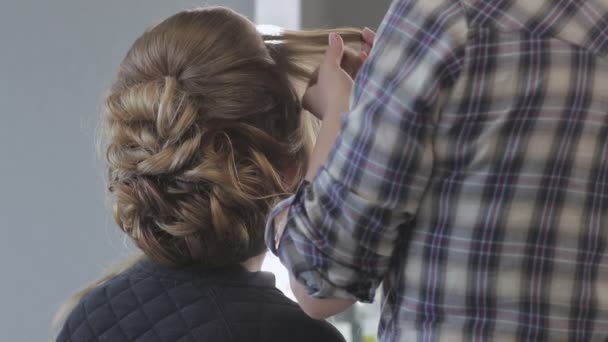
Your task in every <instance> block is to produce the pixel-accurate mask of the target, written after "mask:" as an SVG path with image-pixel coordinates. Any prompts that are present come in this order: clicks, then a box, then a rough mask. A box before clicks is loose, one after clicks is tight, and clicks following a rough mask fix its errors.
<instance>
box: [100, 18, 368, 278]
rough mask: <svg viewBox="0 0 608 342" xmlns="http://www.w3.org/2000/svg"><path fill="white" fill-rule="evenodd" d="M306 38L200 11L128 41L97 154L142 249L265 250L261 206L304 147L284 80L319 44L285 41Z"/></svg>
mask: <svg viewBox="0 0 608 342" xmlns="http://www.w3.org/2000/svg"><path fill="white" fill-rule="evenodd" d="M353 33H354V34H358V32H353ZM324 35H325V36H326V35H327V34H326V33H325V34H324ZM313 36H314V37H316V38H315V39H317V40H318V38H319V34H316V35H308V36H305V35H298V34H295V33H294V34H291V36H290V35H289V34H287V35H284V36H283V37H282V38H281V39H283V43H282V44H281V43H280V42H276V41H275V42H274V44H273V43H265V42H264V40H263V39H262V37H261V36H260V35H259V33H258V32H257V31H256V30H255V27H254V26H253V25H251V24H250V23H249V22H248V21H247V20H246V19H245V18H244V17H242V16H240V15H238V14H236V13H235V12H233V11H231V10H228V9H225V8H207V9H201V10H195V11H186V12H181V13H178V14H177V15H175V16H173V17H171V18H169V19H167V20H166V21H164V22H162V23H161V24H159V25H157V26H155V27H154V28H152V29H151V30H149V31H147V32H146V33H144V35H143V36H142V37H140V38H139V39H138V40H137V41H136V42H135V44H134V45H133V47H132V48H131V50H130V51H129V53H128V54H127V56H126V58H125V60H124V61H123V63H122V64H121V67H120V71H119V73H118V76H117V79H116V81H115V83H114V85H113V87H112V89H111V92H110V94H109V96H108V97H107V101H106V106H105V107H106V110H105V115H104V120H105V127H106V133H107V134H106V141H107V152H106V159H107V163H108V171H109V184H108V185H109V191H110V193H111V194H112V198H113V213H114V217H115V220H116V222H117V223H118V225H119V226H120V227H121V228H122V230H123V231H124V232H125V233H127V234H128V235H129V236H130V237H131V238H132V239H133V241H135V243H136V244H137V246H138V247H139V248H140V249H141V250H143V252H144V253H145V254H146V255H148V256H149V257H151V258H153V259H155V260H157V261H158V262H161V263H163V264H165V265H170V266H180V265H189V264H194V263H196V264H199V265H204V266H207V267H221V266H223V265H227V264H233V263H238V262H242V261H244V260H246V259H248V258H250V257H252V256H255V255H258V254H260V253H261V252H263V251H264V249H265V246H264V241H263V227H264V222H265V220H266V216H267V213H268V212H269V211H270V209H271V207H272V205H273V204H275V202H276V201H277V198H278V197H279V196H280V195H283V194H286V193H289V192H290V191H291V190H292V187H293V184H295V183H296V182H294V180H296V181H297V179H298V178H301V176H302V174H303V172H304V169H305V165H306V159H307V154H308V149H309V148H310V145H311V144H312V142H311V141H310V139H308V140H307V137H308V138H309V137H310V134H308V136H307V133H308V132H307V130H308V129H309V128H310V124H308V125H306V124H305V123H304V121H305V120H310V118H309V117H304V116H303V115H302V108H301V105H300V100H299V96H298V92H297V91H296V88H295V86H294V83H293V82H292V81H293V79H294V78H298V77H299V78H301V79H304V78H307V77H310V75H311V73H310V69H307V68H306V67H305V66H304V65H303V64H302V63H296V62H294V59H295V57H297V56H303V55H306V53H307V51H308V54H312V53H316V54H318V53H319V52H320V51H322V49H310V48H308V50H307V49H306V47H307V46H314V44H308V45H305V44H295V43H293V44H290V43H289V42H288V41H289V39H291V41H295V40H297V39H298V38H300V39H306V40H307V41H311V37H313ZM276 38H277V37H267V39H273V40H274V39H276ZM323 44H325V41H323ZM298 47H299V48H298ZM290 168H292V170H291V171H292V172H293V173H294V176H292V177H286V176H287V174H288V173H289V171H290V170H289V169H290ZM289 178H292V179H289ZM293 178H296V179H293Z"/></svg>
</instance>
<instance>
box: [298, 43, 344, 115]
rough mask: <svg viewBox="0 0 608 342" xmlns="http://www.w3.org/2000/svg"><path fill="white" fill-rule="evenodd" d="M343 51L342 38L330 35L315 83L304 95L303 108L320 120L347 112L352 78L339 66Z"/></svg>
mask: <svg viewBox="0 0 608 342" xmlns="http://www.w3.org/2000/svg"><path fill="white" fill-rule="evenodd" d="M344 49H345V48H344V41H343V40H342V37H340V36H339V35H338V34H335V33H331V34H330V35H329V47H328V48H327V52H326V53H325V58H324V59H323V62H322V63H321V66H320V67H319V74H318V75H319V76H318V78H317V80H316V83H314V84H311V85H310V86H309V88H308V89H307V90H306V93H304V98H303V100H302V101H303V105H304V108H305V109H306V110H308V111H309V112H311V113H312V114H313V115H315V116H316V117H318V118H319V119H321V120H323V119H325V118H326V117H327V115H332V116H334V115H338V116H339V115H340V114H341V113H343V112H345V111H347V110H348V101H349V98H350V93H351V90H352V87H353V78H352V77H351V76H350V75H349V74H348V73H347V72H346V71H345V70H344V69H343V68H342V66H341V62H342V57H343V56H344Z"/></svg>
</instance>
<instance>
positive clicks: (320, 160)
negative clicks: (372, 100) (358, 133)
mask: <svg viewBox="0 0 608 342" xmlns="http://www.w3.org/2000/svg"><path fill="white" fill-rule="evenodd" d="M347 109H348V108H340V107H337V108H335V109H331V111H332V113H326V114H325V115H324V119H323V122H322V123H321V129H320V130H319V135H318V137H317V141H316V144H315V147H314V149H313V152H312V154H311V156H310V160H309V162H308V169H307V171H306V177H305V179H306V180H307V181H309V182H311V181H312V180H313V179H314V178H315V176H316V174H317V172H318V171H319V169H320V168H321V167H322V166H323V164H325V161H326V160H327V157H328V156H329V153H330V152H331V149H332V147H333V145H334V143H335V141H336V138H337V137H338V134H339V133H340V125H341V119H340V118H341V113H344V112H346V111H347Z"/></svg>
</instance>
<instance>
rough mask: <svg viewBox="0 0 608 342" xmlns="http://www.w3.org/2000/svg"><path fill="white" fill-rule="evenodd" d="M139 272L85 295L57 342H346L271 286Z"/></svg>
mask: <svg viewBox="0 0 608 342" xmlns="http://www.w3.org/2000/svg"><path fill="white" fill-rule="evenodd" d="M140 266H141V265H138V266H136V267H134V268H133V269H131V270H129V271H127V272H125V273H124V274H121V275H119V276H117V277H115V278H113V279H111V280H110V281H108V282H107V283H106V284H104V285H102V286H100V287H98V288H96V289H94V290H93V291H91V292H90V293H89V294H88V295H86V296H85V298H83V300H82V301H81V303H80V304H79V306H78V307H76V309H75V310H74V311H73V312H72V314H71V315H70V317H69V318H68V320H67V322H66V323H65V325H64V327H63V330H62V332H61V333H60V335H59V337H58V341H61V342H64V341H65V342H67V341H73V342H82V341H111V342H120V341H135V342H143V341H145V342H175V341H178V342H197V341H268V340H269V339H268V338H269V337H268V336H271V335H273V334H275V330H276V331H279V332H280V330H281V329H282V330H286V329H288V330H289V333H290V334H293V327H295V328H297V327H298V326H301V327H304V326H306V329H307V330H308V331H309V332H314V334H315V336H316V337H319V338H320V339H318V338H316V339H315V340H318V341H342V339H341V337H340V336H339V334H337V332H336V331H335V329H333V328H332V327H330V326H329V325H328V324H327V323H325V322H317V321H313V320H311V319H309V318H308V317H306V316H305V315H304V314H303V313H302V312H301V311H300V309H299V308H298V307H297V305H296V304H294V303H293V302H291V301H290V300H289V299H287V298H286V297H284V296H283V295H282V294H280V292H279V291H278V290H276V289H275V288H274V287H273V286H271V284H267V285H265V286H260V284H253V285H252V284H250V283H248V282H247V280H246V277H245V278H238V279H236V280H235V279H231V280H230V281H223V280H222V279H221V278H220V279H219V280H218V279H214V280H213V281H210V280H209V279H206V278H205V277H204V276H198V275H197V274H189V275H188V274H186V276H184V277H181V276H180V277H174V276H173V275H174V274H171V275H168V274H163V273H162V272H157V270H156V271H154V272H151V271H150V270H149V269H145V268H143V267H140ZM244 274H245V273H244ZM298 321H301V322H302V323H301V324H300V323H299V322H298ZM270 328H271V329H275V330H271V331H268V329H270ZM275 335H276V334H275ZM277 336H278V335H277ZM302 338H305V335H303V337H302ZM274 340H277V339H274ZM291 340H292V341H295V340H293V338H292V339H291ZM307 340H310V339H307Z"/></svg>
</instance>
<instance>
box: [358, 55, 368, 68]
mask: <svg viewBox="0 0 608 342" xmlns="http://www.w3.org/2000/svg"><path fill="white" fill-rule="evenodd" d="M367 57H369V54H368V53H367V52H365V51H361V52H359V63H360V64H359V69H360V68H361V66H362V65H363V63H365V61H366V60H367Z"/></svg>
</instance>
